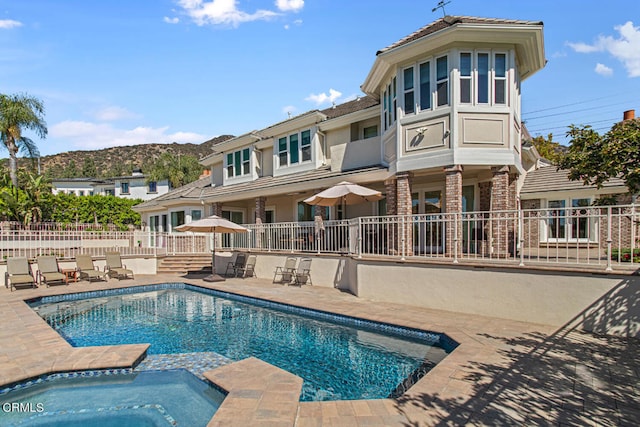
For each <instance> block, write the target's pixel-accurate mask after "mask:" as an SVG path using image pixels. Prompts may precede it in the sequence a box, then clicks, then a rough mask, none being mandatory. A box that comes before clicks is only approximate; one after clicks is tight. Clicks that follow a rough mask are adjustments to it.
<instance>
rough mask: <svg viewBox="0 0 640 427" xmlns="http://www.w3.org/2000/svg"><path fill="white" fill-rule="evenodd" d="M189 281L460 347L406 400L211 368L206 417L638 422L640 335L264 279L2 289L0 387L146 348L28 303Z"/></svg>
mask: <svg viewBox="0 0 640 427" xmlns="http://www.w3.org/2000/svg"><path fill="white" fill-rule="evenodd" d="M175 281H182V282H185V283H192V284H194V285H198V286H205V287H210V288H215V289H220V290H224V291H228V292H234V293H238V294H242V295H247V296H253V297H258V298H263V299H268V300H272V301H278V302H284V303H287V304H293V305H299V306H304V307H310V308H316V309H320V310H327V311H332V312H334V313H340V314H346V315H350V316H357V317H362V318H366V319H371V320H378V321H384V322H388V323H394V324H398V325H403V326H408V327H414V328H421V329H426V330H430V331H434V332H444V333H446V334H447V335H449V336H450V337H451V338H453V339H455V340H456V341H458V342H459V343H460V346H459V347H458V348H457V349H456V350H455V351H454V352H452V353H451V354H450V355H449V356H447V357H446V358H445V359H444V360H443V361H442V362H440V363H439V364H438V365H437V366H436V367H435V368H434V369H433V370H432V371H431V372H429V374H428V375H426V376H425V377H424V378H423V379H422V380H420V381H419V382H418V383H417V384H416V385H414V386H413V387H412V388H411V389H410V390H409V391H408V392H407V393H405V395H403V396H402V397H401V398H399V399H380V400H355V401H339V402H298V396H299V393H300V387H301V383H300V379H299V378H298V377H296V376H295V375H292V374H289V373H287V372H285V371H282V370H281V369H278V368H275V367H273V366H271V365H268V364H266V363H265V362H262V361H260V360H258V359H254V358H250V359H246V360H244V361H240V362H237V363H233V364H230V365H226V366H223V367H221V368H218V369H216V370H213V371H209V372H207V373H206V374H205V375H206V376H207V378H209V379H210V380H212V381H214V382H216V383H217V384H218V385H219V386H221V387H222V388H224V389H225V390H227V391H228V393H229V394H228V396H227V399H225V402H224V403H223V405H222V407H221V409H220V410H219V411H218V413H217V414H216V416H214V417H213V419H212V420H211V423H210V425H220V426H222V425H242V424H243V423H247V424H245V425H252V426H258V425H269V426H280V425H282V426H294V425H295V426H320V425H331V426H333V425H343V426H359V425H362V426H365V425H374V426H421V425H425V426H429V425H629V426H632V425H633V426H636V425H640V403H638V402H640V343H639V342H638V340H634V339H621V338H614V337H599V336H594V335H592V334H588V333H584V332H582V331H580V330H578V329H575V328H572V327H569V326H567V327H564V328H561V329H559V330H557V328H553V327H550V326H545V325H535V324H529V323H523V322H515V321H509V320H504V319H496V318H489V317H481V316H474V315H467V314H460V313H452V312H445V311H436V310H427V309H422V308H417V307H409V306H402V305H397V304H388V303H381V302H374V301H368V300H363V299H360V298H356V297H354V296H353V295H351V294H348V293H345V292H341V291H339V290H336V289H328V288H319V287H312V286H305V287H302V288H298V287H283V286H280V285H273V284H271V283H270V281H266V280H260V279H230V280H227V281H226V282H221V283H206V282H203V281H202V280H200V279H199V278H182V277H177V276H169V275H156V276H138V277H136V280H123V281H117V280H110V281H109V282H108V283H92V284H89V283H87V282H78V283H73V284H71V285H70V286H64V287H55V288H44V287H41V288H38V289H25V290H19V291H14V292H9V290H8V289H0V319H1V320H0V321H2V328H0V385H2V384H9V383H12V382H15V381H22V380H24V379H27V378H31V377H34V376H38V375H41V374H43V373H49V372H61V371H70V370H85V369H101V368H115V367H130V366H132V365H134V364H135V363H136V361H137V360H139V359H140V358H141V357H144V354H145V351H146V348H147V345H145V344H140V345H122V346H107V347H87V348H73V347H71V346H70V345H69V344H68V343H67V342H66V341H65V340H63V339H62V338H61V337H60V336H59V335H58V334H57V333H56V332H54V331H53V330H52V329H51V328H50V327H49V326H48V325H47V324H46V322H44V321H43V320H42V319H40V317H38V315H37V314H35V313H34V312H33V311H32V310H31V309H30V308H29V307H28V306H27V305H26V304H25V303H24V302H23V300H24V299H28V298H33V297H36V296H41V295H53V294H59V293H66V292H78V291H84V290H88V289H109V288H115V287H126V286H134V285H140V284H149V283H165V282H175Z"/></svg>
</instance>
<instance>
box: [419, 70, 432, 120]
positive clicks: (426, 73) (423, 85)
mask: <svg viewBox="0 0 640 427" xmlns="http://www.w3.org/2000/svg"><path fill="white" fill-rule="evenodd" d="M420 109H421V110H429V109H431V62H429V61H427V62H423V63H422V64H420Z"/></svg>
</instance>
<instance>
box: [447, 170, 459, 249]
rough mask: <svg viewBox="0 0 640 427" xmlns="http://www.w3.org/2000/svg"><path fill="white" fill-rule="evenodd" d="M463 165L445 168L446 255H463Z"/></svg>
mask: <svg viewBox="0 0 640 427" xmlns="http://www.w3.org/2000/svg"><path fill="white" fill-rule="evenodd" d="M462 170H463V168H462V165H451V166H447V167H445V168H444V174H445V177H444V179H445V213H446V214H447V215H446V216H445V218H446V225H445V228H446V234H445V255H446V256H448V257H454V256H455V255H457V256H460V255H461V254H462V215H461V214H462Z"/></svg>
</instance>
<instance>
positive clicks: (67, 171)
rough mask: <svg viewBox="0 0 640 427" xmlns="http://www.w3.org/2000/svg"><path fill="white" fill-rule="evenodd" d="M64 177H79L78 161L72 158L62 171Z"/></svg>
mask: <svg viewBox="0 0 640 427" xmlns="http://www.w3.org/2000/svg"><path fill="white" fill-rule="evenodd" d="M62 177H63V178H78V166H76V161H75V160H73V159H71V160H69V163H67V166H66V167H65V168H64V170H63V171H62Z"/></svg>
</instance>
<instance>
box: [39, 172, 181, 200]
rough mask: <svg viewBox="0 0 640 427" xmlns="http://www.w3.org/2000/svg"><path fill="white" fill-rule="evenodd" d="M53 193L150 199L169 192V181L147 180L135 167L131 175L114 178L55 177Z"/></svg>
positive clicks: (52, 182) (52, 183)
mask: <svg viewBox="0 0 640 427" xmlns="http://www.w3.org/2000/svg"><path fill="white" fill-rule="evenodd" d="M51 185H52V191H53V194H58V193H66V194H75V195H76V196H92V195H94V194H101V195H112V196H116V197H121V198H125V199H142V200H150V199H152V198H154V197H157V196H158V195H162V194H166V193H168V192H169V189H170V185H169V181H168V180H166V179H164V180H161V181H147V177H146V176H145V175H144V174H143V173H142V170H140V169H136V170H134V171H133V173H132V174H131V175H128V176H119V177H115V178H105V179H96V178H57V179H53V180H52V181H51Z"/></svg>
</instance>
